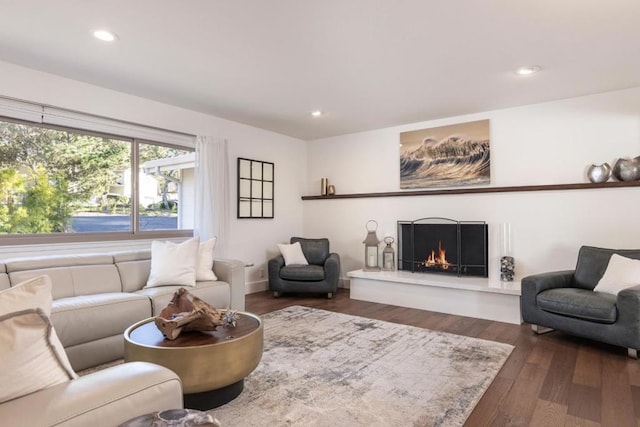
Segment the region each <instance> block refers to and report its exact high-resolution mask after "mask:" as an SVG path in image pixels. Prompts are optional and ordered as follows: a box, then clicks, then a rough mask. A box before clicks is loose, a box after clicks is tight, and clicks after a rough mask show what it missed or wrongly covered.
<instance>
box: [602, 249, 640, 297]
mask: <svg viewBox="0 0 640 427" xmlns="http://www.w3.org/2000/svg"><path fill="white" fill-rule="evenodd" d="M636 285H640V260H638V259H631V258H627V257H623V256H620V255H618V254H613V255H611V258H610V259H609V264H608V265H607V270H606V271H605V272H604V274H603V275H602V279H600V281H599V282H598V284H597V285H596V287H595V288H594V289H593V290H594V291H598V292H606V293H609V294H613V295H618V292H620V291H621V290H623V289H626V288H630V287H632V286H636Z"/></svg>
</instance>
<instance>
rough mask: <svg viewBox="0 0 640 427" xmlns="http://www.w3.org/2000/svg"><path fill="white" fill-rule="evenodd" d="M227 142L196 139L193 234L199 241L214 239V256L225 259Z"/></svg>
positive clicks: (211, 138) (226, 239) (227, 232)
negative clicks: (215, 239)
mask: <svg viewBox="0 0 640 427" xmlns="http://www.w3.org/2000/svg"><path fill="white" fill-rule="evenodd" d="M228 147H229V142H228V141H227V140H226V139H223V138H215V137H211V136H198V137H197V138H196V203H195V204H196V205H195V230H194V231H195V234H196V236H200V241H201V242H204V241H205V240H208V239H210V238H211V237H216V238H217V241H216V246H215V252H214V253H215V256H216V258H226V257H227V256H228V250H229V248H228V245H229V241H228V236H229V215H230V211H231V209H230V207H229V155H228V151H229V150H228Z"/></svg>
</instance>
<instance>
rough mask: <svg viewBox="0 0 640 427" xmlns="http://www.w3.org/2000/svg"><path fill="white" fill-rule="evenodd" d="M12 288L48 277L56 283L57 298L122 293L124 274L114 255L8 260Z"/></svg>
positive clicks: (54, 295) (53, 292)
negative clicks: (25, 281) (115, 261)
mask: <svg viewBox="0 0 640 427" xmlns="http://www.w3.org/2000/svg"><path fill="white" fill-rule="evenodd" d="M6 268H7V272H8V274H9V280H10V282H11V285H15V284H16V283H20V282H22V281H24V280H28V279H30V278H32V277H35V276H39V275H41V274H45V275H47V276H49V278H50V279H51V282H52V284H53V289H52V294H53V299H60V298H66V297H73V296H78V295H90V294H97V293H106V292H121V291H122V285H121V283H120V275H119V274H118V270H117V268H116V266H115V265H114V264H113V257H112V256H111V255H102V254H98V255H77V256H74V255H65V256H60V257H41V258H30V259H24V260H21V259H16V260H8V261H6Z"/></svg>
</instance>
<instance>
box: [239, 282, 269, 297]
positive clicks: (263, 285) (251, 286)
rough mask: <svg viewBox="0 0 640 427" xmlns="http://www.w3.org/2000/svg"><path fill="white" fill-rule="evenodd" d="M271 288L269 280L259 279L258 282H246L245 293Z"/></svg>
mask: <svg viewBox="0 0 640 427" xmlns="http://www.w3.org/2000/svg"><path fill="white" fill-rule="evenodd" d="M267 289H269V282H268V281H267V280H258V281H256V282H247V283H246V284H245V290H244V293H245V295H248V294H255V293H258V292H263V291H266V290H267Z"/></svg>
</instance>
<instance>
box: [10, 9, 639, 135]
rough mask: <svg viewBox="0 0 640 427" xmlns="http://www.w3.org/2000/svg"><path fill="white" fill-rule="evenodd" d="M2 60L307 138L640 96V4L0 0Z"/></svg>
mask: <svg viewBox="0 0 640 427" xmlns="http://www.w3.org/2000/svg"><path fill="white" fill-rule="evenodd" d="M97 28H108V29H111V30H112V31H114V32H116V33H117V34H118V35H119V41H118V42H117V43H114V44H105V43H104V42H100V41H97V40H95V39H93V38H92V36H91V31H92V30H94V29H97ZM0 60H4V61H7V62H12V63H15V64H19V65H23V66H26V67H30V68H34V69H37V70H42V71H46V72H49V73H53V74H58V75H61V76H65V77H69V78H72V79H76V80H81V81H84V82H88V83H92V84H95V85H98V86H103V87H106V88H110V89H114V90H118V91H122V92H126V93H130V94H134V95H138V96H141V97H145V98H150V99H154V100H157V101H161V102H165V103H168V104H173V105H176V106H181V107H185V108H188V109H192V110H197V111H201V112H204V113H209V114H213V115H215V116H218V117H222V118H226V119H230V120H234V121H237V122H242V123H246V124H249V125H253V126H256V127H260V128H264V129H269V130H272V131H275V132H280V133H283V134H286V135H291V136H295V137H299V138H302V139H307V140H308V139H315V138H321V137H326V136H332V135H340V134H345V133H350V132H356V131H362V130H370V129H377V128H382V127H387V126H394V125H400V124H405V123H412V122H418V121H424V120H431V119H437V118H442V117H450V116H454V115H460V114H467V113H474V112H481V111H487V110H492V109H498V108H505V107H511V106H518V105H525V104H531V103H537V102H542V101H548V100H553V99H561V98H568V97H573V96H579V95H586V94H592V93H598V92H604V91H609V90H614V89H622V88H628V87H634V86H640V1H639V0H606V1H603V0H318V1H309V0H185V1H178V0H103V1H96V0H57V1H51V0H39V1H38V0H0ZM533 64H536V65H540V66H541V67H542V68H543V71H542V72H540V73H537V74H535V75H533V76H530V77H528V78H523V77H521V76H517V75H515V74H514V72H513V71H514V70H515V69H516V68H517V67H520V66H523V65H533ZM0 78H1V76H0ZM315 109H321V110H324V111H326V115H325V116H323V117H321V118H319V119H315V118H312V117H310V115H309V112H310V111H312V110H315Z"/></svg>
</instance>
